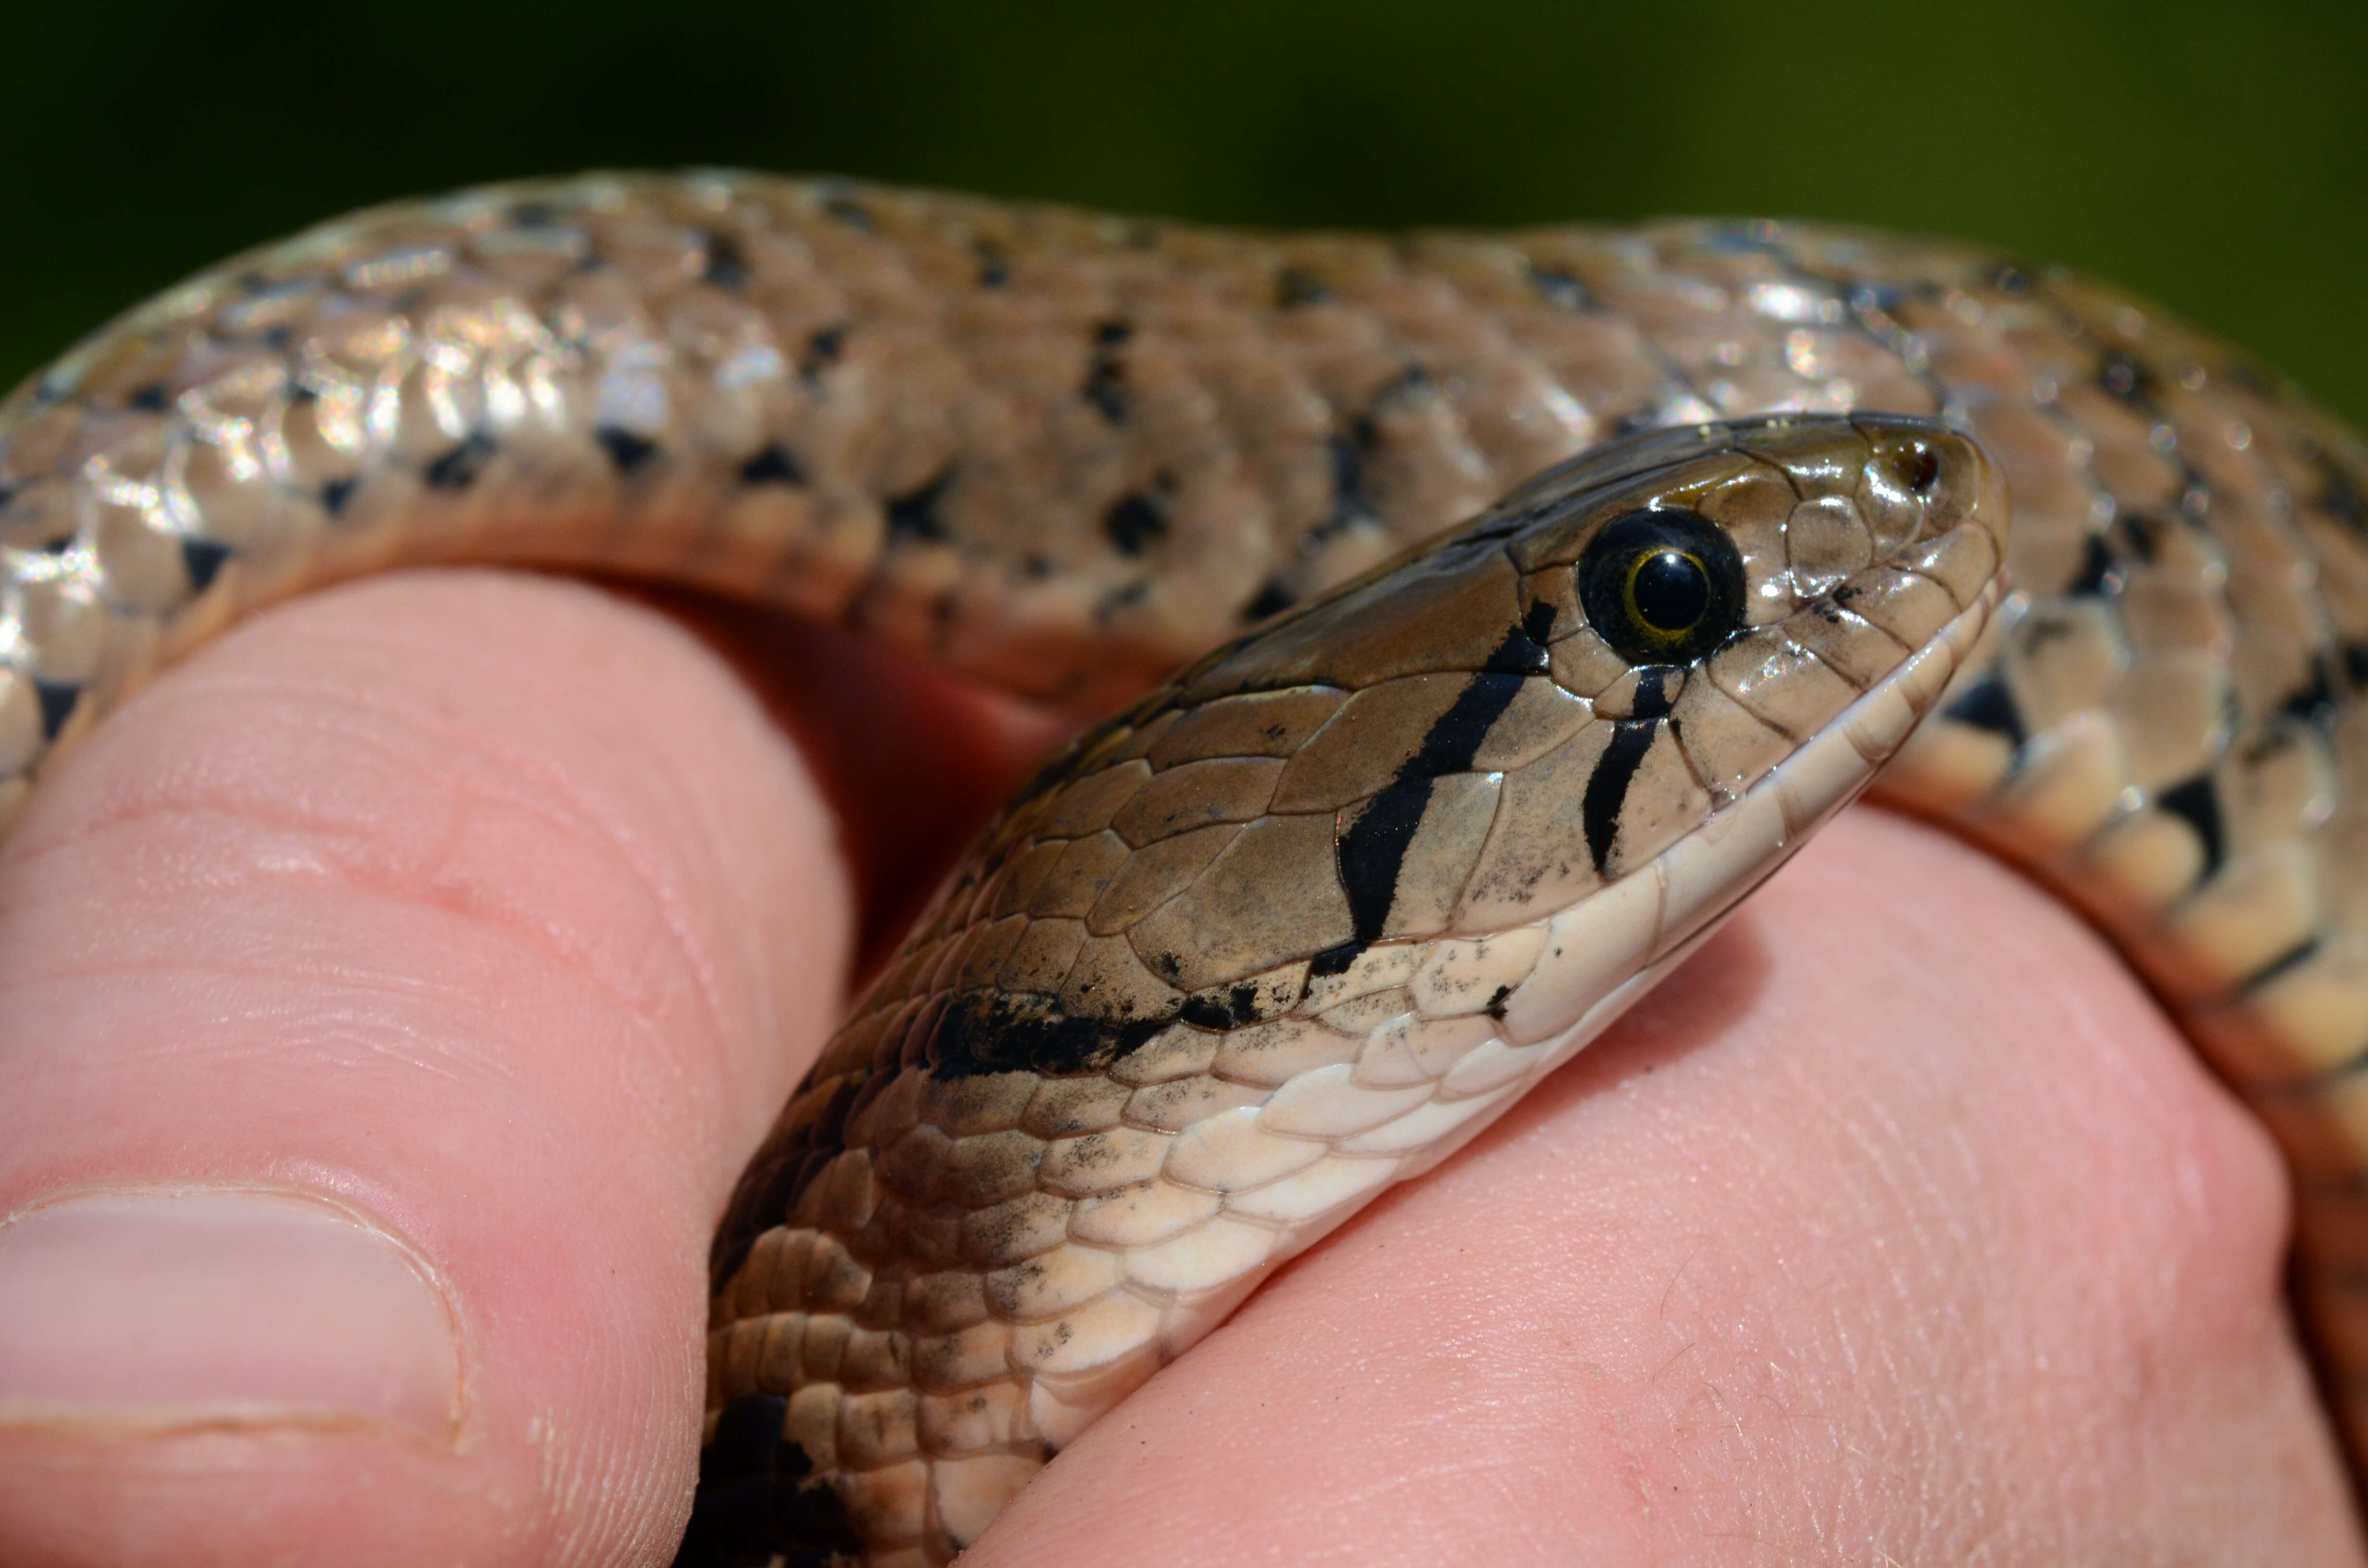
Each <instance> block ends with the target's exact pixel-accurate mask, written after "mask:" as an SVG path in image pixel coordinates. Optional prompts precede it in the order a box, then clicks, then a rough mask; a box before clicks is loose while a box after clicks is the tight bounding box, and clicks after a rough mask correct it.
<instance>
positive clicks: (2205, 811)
mask: <svg viewBox="0 0 2368 1568" xmlns="http://www.w3.org/2000/svg"><path fill="white" fill-rule="evenodd" d="M2154 803H2155V804H2156V805H2157V806H2159V807H2160V808H2162V809H2163V810H2164V811H2166V812H2169V813H2170V814H2171V815H2172V816H2175V817H2177V818H2179V819H2180V821H2181V822H2183V823H2185V824H2187V825H2188V826H2190V827H2192V828H2193V829H2194V830H2195V836H2196V837H2197V838H2198V839H2200V840H2202V841H2203V871H2202V872H2201V873H2199V874H2198V875H2197V877H2196V879H2195V880H2196V881H2199V882H2203V881H2210V880H2211V877H2212V873H2213V872H2214V871H2216V870H2218V869H2220V864H2221V859H2222V857H2223V856H2224V855H2225V854H2226V852H2227V844H2226V836H2225V835H2226V827H2225V825H2224V824H2222V822H2221V820H2220V797H2219V796H2218V795H2217V794H2216V793H2214V790H2213V788H2212V776H2211V775H2210V774H2208V773H2199V774H2197V775H2196V776H2195V777H2194V778H2190V779H2188V780H2186V781H2185V782H2183V783H2179V784H2174V785H2172V786H2171V787H2170V788H2169V789H2168V790H2162V791H2161V792H2159V793H2158V794H2157V795H2156V796H2155V798H2154Z"/></svg>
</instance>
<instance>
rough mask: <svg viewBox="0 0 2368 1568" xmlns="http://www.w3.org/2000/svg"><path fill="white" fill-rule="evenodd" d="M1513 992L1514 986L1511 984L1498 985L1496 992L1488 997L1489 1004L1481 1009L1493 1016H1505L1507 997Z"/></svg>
mask: <svg viewBox="0 0 2368 1568" xmlns="http://www.w3.org/2000/svg"><path fill="white" fill-rule="evenodd" d="M1512 994H1513V988H1512V987H1511V986H1509V985H1499V986H1498V987H1497V990H1496V993H1495V994H1493V995H1491V996H1490V997H1489V998H1488V1006H1486V1007H1485V1008H1483V1009H1481V1010H1482V1011H1483V1012H1485V1013H1486V1014H1487V1015H1488V1016H1489V1017H1492V1018H1501V1017H1504V1016H1505V1002H1506V999H1507V998H1508V997H1509V996H1511V995H1512Z"/></svg>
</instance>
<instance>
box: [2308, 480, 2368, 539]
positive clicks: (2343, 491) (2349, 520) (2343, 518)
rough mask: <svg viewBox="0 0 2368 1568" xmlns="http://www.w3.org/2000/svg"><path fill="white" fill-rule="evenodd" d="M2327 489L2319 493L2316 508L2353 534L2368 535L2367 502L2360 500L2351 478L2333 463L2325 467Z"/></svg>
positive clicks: (2356, 487)
mask: <svg viewBox="0 0 2368 1568" xmlns="http://www.w3.org/2000/svg"><path fill="white" fill-rule="evenodd" d="M2326 469H2327V488H2326V489H2325V490H2322V491H2320V492H2319V495H2318V507H2319V510H2320V511H2322V512H2325V513H2327V514H2328V516H2329V517H2334V518H2336V519H2337V520H2338V521H2340V522H2341V523H2342V524H2343V525H2344V526H2345V527H2346V528H2350V529H2351V531H2352V532H2353V533H2368V500H2362V497H2361V494H2360V488H2359V486H2357V485H2355V484H2353V483H2351V475H2350V474H2348V473H2345V472H2343V471H2342V470H2341V469H2340V468H2337V467H2336V466H2335V465H2334V464H2333V463H2328V464H2327V465H2326Z"/></svg>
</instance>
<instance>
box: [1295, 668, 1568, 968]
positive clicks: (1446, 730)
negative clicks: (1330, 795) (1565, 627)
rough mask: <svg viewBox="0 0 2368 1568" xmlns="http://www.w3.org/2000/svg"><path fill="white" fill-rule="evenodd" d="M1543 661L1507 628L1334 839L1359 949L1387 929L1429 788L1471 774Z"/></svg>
mask: <svg viewBox="0 0 2368 1568" xmlns="http://www.w3.org/2000/svg"><path fill="white" fill-rule="evenodd" d="M1547 658H1548V654H1547V652H1546V650H1545V649H1544V648H1543V647H1542V646H1541V645H1539V644H1538V643H1537V642H1534V641H1532V640H1531V636H1530V633H1529V631H1528V630H1527V629H1526V628H1525V627H1520V626H1514V627H1509V628H1508V629H1507V630H1506V632H1505V635H1504V638H1503V639H1502V640H1501V641H1500V642H1498V643H1497V646H1496V647H1495V648H1494V649H1493V650H1491V651H1490V653H1489V655H1488V659H1487V663H1486V665H1485V666H1484V667H1483V668H1482V669H1481V670H1480V671H1479V672H1478V673H1477V674H1475V675H1474V676H1473V677H1472V679H1471V681H1470V683H1469V684H1468V685H1466V686H1465V687H1463V690H1461V691H1459V692H1457V693H1456V694H1455V700H1454V701H1452V702H1451V703H1449V704H1448V705H1447V711H1446V712H1444V713H1441V714H1440V716H1439V717H1438V718H1436V719H1434V720H1432V721H1431V724H1430V728H1429V730H1427V731H1425V732H1424V733H1423V737H1422V744H1419V745H1418V746H1417V747H1416V748H1415V753H1414V755H1413V756H1410V757H1408V758H1406V761H1404V762H1402V763H1400V764H1399V765H1398V768H1397V771H1396V773H1395V774H1394V775H1393V776H1392V777H1391V779H1390V782H1389V783H1387V784H1385V785H1383V787H1382V788H1381V790H1379V791H1378V792H1376V793H1375V794H1374V796H1373V798H1372V800H1371V801H1368V802H1367V803H1366V806H1365V809H1364V811H1363V812H1360V814H1359V815H1358V817H1357V820H1356V821H1355V822H1353V823H1350V824H1349V826H1348V827H1347V829H1346V830H1345V831H1343V832H1342V833H1341V834H1340V835H1339V837H1338V840H1337V842H1336V844H1335V846H1334V848H1335V853H1336V855H1337V857H1338V863H1339V869H1340V885H1341V887H1342V889H1343V890H1344V891H1345V892H1347V893H1348V895H1349V926H1350V928H1351V929H1353V930H1354V931H1355V932H1356V940H1357V941H1358V942H1359V943H1360V944H1364V945H1368V946H1369V945H1371V944H1372V943H1373V942H1375V941H1377V940H1379V939H1380V937H1381V935H1382V929H1383V926H1386V925H1387V924H1388V923H1389V918H1390V906H1391V905H1392V904H1393V903H1395V902H1396V899H1397V889H1398V878H1399V876H1400V875H1401V874H1402V873H1403V872H1404V871H1405V869H1406V851H1407V850H1408V848H1410V847H1411V846H1413V844H1414V835H1415V830H1416V829H1417V827H1419V826H1420V825H1421V824H1422V814H1423V812H1425V811H1426V810H1428V809H1429V805H1430V796H1431V790H1432V787H1433V784H1434V782H1435V781H1436V780H1438V779H1439V778H1442V777H1444V776H1445V775H1447V774H1451V773H1462V772H1463V771H1464V770H1465V769H1467V768H1469V767H1471V766H1472V761H1473V759H1474V757H1476V756H1479V755H1480V747H1481V744H1482V743H1484V742H1485V741H1486V740H1487V738H1488V732H1489V730H1490V729H1491V728H1493V727H1494V726H1495V724H1496V722H1497V720H1499V719H1501V718H1503V717H1504V716H1505V710H1507V709H1508V708H1510V707H1511V706H1512V705H1513V699H1515V698H1517V697H1519V696H1520V693H1521V685H1522V682H1523V681H1524V680H1526V679H1527V678H1528V676H1530V675H1531V674H1532V673H1534V672H1536V671H1538V670H1542V669H1543V668H1545V666H1546V661H1547Z"/></svg>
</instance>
